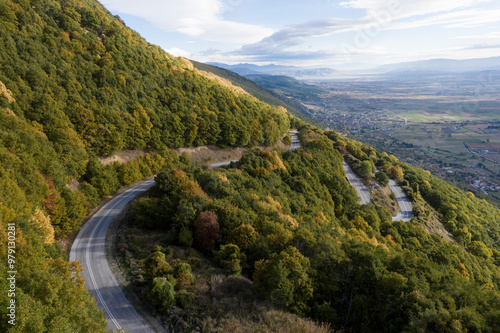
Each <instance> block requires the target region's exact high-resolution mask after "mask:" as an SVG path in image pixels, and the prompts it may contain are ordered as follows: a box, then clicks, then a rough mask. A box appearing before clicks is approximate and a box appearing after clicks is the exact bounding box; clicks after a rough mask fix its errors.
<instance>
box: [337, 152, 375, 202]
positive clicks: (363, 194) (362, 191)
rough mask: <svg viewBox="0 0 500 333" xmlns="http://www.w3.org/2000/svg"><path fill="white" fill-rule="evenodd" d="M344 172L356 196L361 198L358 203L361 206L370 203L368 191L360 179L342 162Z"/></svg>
mask: <svg viewBox="0 0 500 333" xmlns="http://www.w3.org/2000/svg"><path fill="white" fill-rule="evenodd" d="M343 163H344V171H345V174H346V178H347V180H348V181H349V184H351V185H352V186H354V188H355V189H356V192H358V196H359V197H360V198H361V200H360V203H361V204H362V205H364V204H367V203H370V202H371V198H370V190H369V189H368V187H366V185H365V184H364V183H363V182H362V181H361V179H360V178H359V177H358V176H357V175H356V174H355V173H354V172H353V171H352V170H351V167H349V165H348V164H347V163H346V162H345V161H344V162H343Z"/></svg>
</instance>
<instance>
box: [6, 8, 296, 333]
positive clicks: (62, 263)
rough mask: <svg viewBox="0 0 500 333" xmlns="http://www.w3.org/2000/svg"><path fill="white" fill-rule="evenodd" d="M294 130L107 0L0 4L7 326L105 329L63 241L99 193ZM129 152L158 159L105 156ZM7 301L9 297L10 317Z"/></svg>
mask: <svg viewBox="0 0 500 333" xmlns="http://www.w3.org/2000/svg"><path fill="white" fill-rule="evenodd" d="M288 128H289V115H288V114H287V112H286V111H285V110H284V109H283V108H278V107H274V106H271V105H269V104H266V103H263V102H261V101H259V100H257V99H256V98H254V97H252V96H251V95H249V94H247V93H245V92H243V91H241V89H237V88H235V87H231V86H227V85H222V84H220V83H219V82H217V81H216V80H213V79H209V78H207V77H205V76H203V75H200V74H199V72H198V71H197V70H195V69H194V68H193V67H192V65H191V63H190V62H188V61H186V60H184V59H181V58H173V57H172V56H170V55H168V54H166V53H165V52H164V51H163V50H162V49H161V48H159V47H157V46H154V45H150V44H148V43H147V42H146V41H145V40H144V39H142V38H141V36H139V35H138V34H137V33H135V32H134V31H132V30H130V29H129V28H127V27H126V26H125V25H124V23H123V22H122V21H121V20H120V19H119V18H116V17H114V16H113V15H111V14H110V13H109V12H108V11H107V10H106V9H105V8H104V7H103V6H102V5H101V4H100V3H98V2H97V1H92V0H67V1H66V0H65V1H56V0H37V1H35V0H33V1H25V0H3V1H0V185H1V186H2V190H1V191H0V223H1V226H2V228H1V232H0V238H1V240H2V247H1V259H2V261H4V262H7V255H8V252H7V251H8V249H7V247H6V246H4V244H7V240H8V239H9V236H11V234H9V232H10V233H14V232H15V234H16V248H15V253H16V256H17V257H18V258H19V259H18V260H17V261H16V264H15V265H13V268H14V269H15V270H16V271H17V275H16V298H15V301H16V305H17V309H18V311H17V317H16V320H17V323H16V325H15V326H12V325H10V324H8V323H7V322H6V321H5V320H4V321H2V322H1V323H0V330H2V331H7V329H9V330H10V331H12V332H38V331H48V332H56V331H59V332H70V331H72V332H80V331H81V332H102V331H104V329H105V320H104V316H103V313H102V312H101V311H100V310H98V309H97V308H96V306H95V302H94V301H93V300H92V299H91V298H90V296H89V294H88V292H87V291H86V290H85V289H84V288H83V281H82V280H81V277H80V275H79V273H78V272H79V267H78V266H77V265H76V264H75V263H67V262H66V258H65V254H64V253H63V252H62V251H61V247H60V246H59V245H58V244H57V243H56V242H55V241H54V239H55V238H56V239H58V238H59V237H61V236H64V235H67V234H69V233H71V232H74V231H75V230H77V229H78V228H79V226H80V223H81V222H82V220H83V218H84V217H85V215H86V214H87V212H88V211H89V208H91V207H93V206H95V205H96V204H97V203H98V202H99V201H100V198H102V197H104V196H107V195H110V194H112V193H114V192H115V191H116V190H117V189H118V188H119V187H120V186H121V185H127V184H130V183H133V182H135V181H138V180H140V179H141V178H144V177H147V176H150V175H151V174H154V173H157V172H159V171H160V170H162V169H163V168H164V167H165V166H166V165H168V164H169V163H175V162H176V161H178V159H177V157H176V156H174V154H172V153H169V152H168V151H167V148H175V147H181V146H191V145H204V144H217V145H219V146H224V147H225V146H240V145H242V146H252V145H256V144H274V143H276V141H277V140H278V139H279V138H280V137H281V136H282V134H284V133H285V132H286V131H287V130H288ZM122 149H146V150H148V151H150V152H151V154H149V155H147V156H144V157H141V158H140V159H138V160H137V161H131V162H129V163H127V164H123V165H118V164H110V165H106V166H103V165H101V164H100V163H99V161H98V160H97V158H96V157H97V156H109V155H112V154H113V153H115V152H117V151H119V150H122ZM155 152H157V153H155ZM68 184H71V186H69V185H68ZM78 184H80V186H78ZM8 223H12V225H9V224H8ZM9 228H10V229H9ZM11 229H12V230H11ZM11 251H13V250H11ZM14 269H12V270H14ZM6 274H7V272H6V271H5V270H2V272H1V274H0V277H1V282H0V283H1V286H2V290H8V289H9V288H8V285H7V283H8V280H7V275H6ZM4 287H5V288H4ZM9 302H10V296H8V295H7V293H2V295H1V296H0V305H1V306H2V311H1V313H2V314H5V315H6V311H7V305H8V304H9ZM3 317H4V318H5V316H3Z"/></svg>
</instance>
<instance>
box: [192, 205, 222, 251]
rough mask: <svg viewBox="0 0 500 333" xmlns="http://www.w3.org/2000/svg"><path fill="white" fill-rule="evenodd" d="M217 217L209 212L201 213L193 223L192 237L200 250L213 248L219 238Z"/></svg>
mask: <svg viewBox="0 0 500 333" xmlns="http://www.w3.org/2000/svg"><path fill="white" fill-rule="evenodd" d="M219 229H220V227H219V223H218V222H217V215H215V213H213V212H211V211H204V212H201V213H200V214H199V215H198V217H197V218H196V220H195V221H194V236H195V241H196V244H197V245H198V247H199V248H200V249H202V250H203V249H207V248H210V247H213V246H214V245H215V242H216V241H217V238H218V237H219Z"/></svg>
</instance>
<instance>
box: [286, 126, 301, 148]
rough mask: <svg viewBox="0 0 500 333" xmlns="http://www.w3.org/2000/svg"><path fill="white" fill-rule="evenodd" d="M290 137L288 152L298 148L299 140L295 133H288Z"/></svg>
mask: <svg viewBox="0 0 500 333" xmlns="http://www.w3.org/2000/svg"><path fill="white" fill-rule="evenodd" d="M290 136H291V137H292V145H291V146H290V148H288V150H295V149H298V148H300V147H301V146H300V140H299V135H298V134H297V131H290Z"/></svg>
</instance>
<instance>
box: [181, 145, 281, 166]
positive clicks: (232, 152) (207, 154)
mask: <svg viewBox="0 0 500 333" xmlns="http://www.w3.org/2000/svg"><path fill="white" fill-rule="evenodd" d="M289 147H290V146H286V145H285V144H284V143H283V142H282V141H281V140H280V141H279V142H278V144H276V145H274V146H256V148H259V149H261V150H265V151H272V150H273V149H275V148H281V149H283V150H287V149H288V148H289ZM250 149H251V148H247V147H236V148H221V147H217V146H215V145H210V146H201V147H192V148H177V149H176V150H175V151H176V152H177V155H181V154H182V153H186V154H187V155H188V156H189V158H190V159H191V161H192V162H196V163H200V164H202V165H206V166H209V165H210V164H213V163H220V162H226V161H234V160H239V159H240V158H241V156H243V154H245V153H246V152H247V151H249V150H250Z"/></svg>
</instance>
